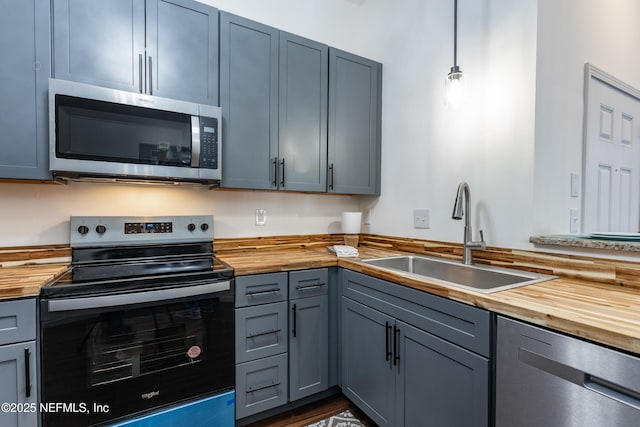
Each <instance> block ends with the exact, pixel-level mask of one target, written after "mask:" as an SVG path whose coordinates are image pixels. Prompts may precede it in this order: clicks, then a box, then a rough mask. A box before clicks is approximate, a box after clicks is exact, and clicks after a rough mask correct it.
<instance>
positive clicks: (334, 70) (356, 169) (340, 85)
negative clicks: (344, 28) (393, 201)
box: [328, 48, 382, 195]
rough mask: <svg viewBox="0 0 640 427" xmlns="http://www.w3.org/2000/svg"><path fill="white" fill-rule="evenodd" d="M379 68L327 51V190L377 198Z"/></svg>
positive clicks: (380, 67)
mask: <svg viewBox="0 0 640 427" xmlns="http://www.w3.org/2000/svg"><path fill="white" fill-rule="evenodd" d="M381 95H382V64H380V63H378V62H375V61H372V60H370V59H367V58H362V57H360V56H357V55H353V54H351V53H348V52H344V51H341V50H339V49H334V48H331V49H329V119H328V120H329V122H328V123H329V140H328V162H329V177H328V191H329V192H332V193H344V194H373V195H379V194H380V161H381V160H380V159H381V148H382V147H381V135H380V132H381V113H382V110H381V105H382V101H381Z"/></svg>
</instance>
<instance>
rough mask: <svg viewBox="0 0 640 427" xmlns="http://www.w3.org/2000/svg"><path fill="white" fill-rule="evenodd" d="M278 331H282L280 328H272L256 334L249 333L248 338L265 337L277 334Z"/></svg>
mask: <svg viewBox="0 0 640 427" xmlns="http://www.w3.org/2000/svg"><path fill="white" fill-rule="evenodd" d="M278 332H280V329H272V330H270V331H264V332H258V333H256V334H247V338H256V337H263V336H265V335H270V334H277V333H278Z"/></svg>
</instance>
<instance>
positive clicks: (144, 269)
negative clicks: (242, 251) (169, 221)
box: [40, 243, 233, 298]
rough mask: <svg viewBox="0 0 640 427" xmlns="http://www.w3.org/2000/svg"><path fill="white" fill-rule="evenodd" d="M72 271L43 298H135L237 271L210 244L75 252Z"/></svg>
mask: <svg viewBox="0 0 640 427" xmlns="http://www.w3.org/2000/svg"><path fill="white" fill-rule="evenodd" d="M71 265H72V266H71V268H69V270H67V271H66V272H65V273H63V274H62V275H61V276H59V277H58V278H57V279H55V280H53V281H52V282H51V283H49V284H47V285H45V286H44V287H43V288H42V289H41V291H40V296H41V297H43V298H60V297H73V296H84V295H95V294H112V293H123V292H135V291H144V290H148V289H152V288H153V289H157V288H162V287H178V286H192V285H195V284H201V283H210V282H212V281H216V280H228V279H231V278H233V269H232V268H231V267H229V266H228V265H226V264H224V263H223V262H222V261H220V260H218V259H217V258H215V257H214V255H213V245H211V244H210V243H203V244H181V245H153V246H131V247H119V248H108V249H105V248H85V249H75V250H74V251H73V254H72V263H71Z"/></svg>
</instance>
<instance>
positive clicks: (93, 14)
mask: <svg viewBox="0 0 640 427" xmlns="http://www.w3.org/2000/svg"><path fill="white" fill-rule="evenodd" d="M52 5H53V53H54V59H53V64H54V67H53V76H54V77H55V78H58V79H65V80H73V81H77V82H81V83H88V84H94V85H97V86H103V87H110V88H114V89H120V90H126V91H130V92H140V93H146V94H150V95H158V96H163V97H167V98H175V99H182V100H186V101H193V102H199V103H204V104H210V105H217V104H218V11H217V9H215V8H213V7H210V6H207V5H204V4H202V3H199V2H196V1H193V0H171V1H167V0H146V2H145V0H117V1H108V2H105V1H101V0H53V2H52Z"/></svg>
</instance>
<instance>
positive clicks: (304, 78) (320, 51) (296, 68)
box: [279, 32, 329, 192]
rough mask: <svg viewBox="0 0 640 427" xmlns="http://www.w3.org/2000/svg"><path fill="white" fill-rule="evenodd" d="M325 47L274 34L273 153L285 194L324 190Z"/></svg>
mask: <svg viewBox="0 0 640 427" xmlns="http://www.w3.org/2000/svg"><path fill="white" fill-rule="evenodd" d="M328 54H329V48H328V47H327V46H326V45H323V44H321V43H317V42H314V41H311V40H307V39H303V38H302V37H297V36H294V35H293V34H287V33H282V32H281V33H280V97H279V105H280V111H279V140H280V142H279V151H280V158H281V159H284V160H285V165H284V169H285V178H284V180H281V182H282V183H284V186H282V187H283V188H284V189H286V190H294V191H317V192H324V191H326V189H327V185H326V182H327V93H328V84H329V80H328V77H327V75H328V63H329V57H328Z"/></svg>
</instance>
